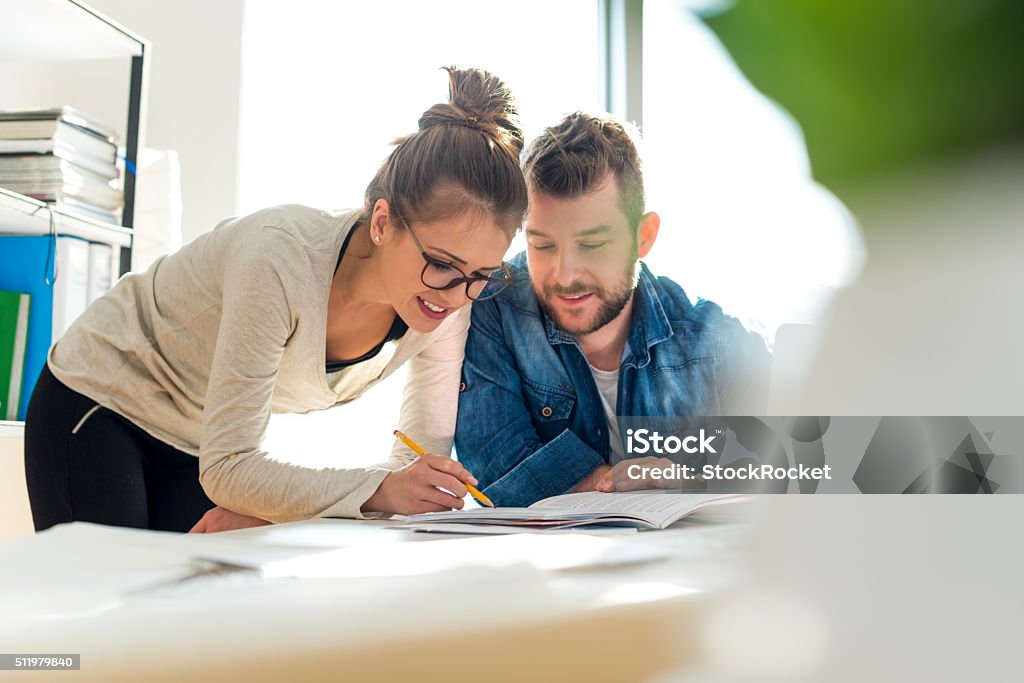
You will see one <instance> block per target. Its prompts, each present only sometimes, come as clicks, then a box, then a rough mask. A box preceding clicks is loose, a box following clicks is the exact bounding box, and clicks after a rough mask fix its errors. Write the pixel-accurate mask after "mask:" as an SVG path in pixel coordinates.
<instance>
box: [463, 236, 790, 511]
mask: <svg viewBox="0 0 1024 683" xmlns="http://www.w3.org/2000/svg"><path fill="white" fill-rule="evenodd" d="M512 275H513V281H512V284H511V285H510V286H509V287H508V289H507V290H506V291H504V292H502V293H501V294H500V295H499V296H497V297H495V298H493V299H487V300H485V301H480V302H476V303H474V304H473V313H472V325H471V327H470V331H469V338H468V340H467V342H466V356H465V361H464V363H463V367H462V386H461V387H460V389H461V393H460V395H459V414H458V422H457V425H456V430H455V448H456V451H457V453H458V458H459V460H460V461H461V462H462V463H463V464H464V465H465V466H466V468H467V469H469V471H470V472H472V473H473V474H474V475H475V476H476V477H477V479H479V481H480V488H481V489H483V491H484V493H485V494H487V496H489V497H490V498H491V500H493V501H494V502H495V504H498V505H505V506H525V505H530V504H532V503H534V502H536V501H537V500H540V499H541V498H546V497H548V496H554V495H559V494H562V493H566V492H568V491H569V490H570V489H572V488H573V487H574V486H575V485H576V484H578V483H579V482H580V481H581V480H582V479H584V478H585V477H586V476H587V475H588V474H590V473H591V472H592V471H593V470H594V469H595V468H596V467H597V466H598V465H601V464H602V463H606V462H608V458H609V453H610V448H609V443H608V421H607V417H606V415H605V412H604V408H603V405H602V403H601V398H600V395H599V393H598V389H597V385H596V384H595V382H594V378H593V375H592V373H591V371H590V367H589V365H588V364H587V359H586V357H585V356H584V354H583V351H582V349H581V347H580V345H579V342H578V341H577V340H576V338H575V337H574V336H573V335H571V334H568V333H566V332H563V331H561V330H560V329H558V328H557V327H556V326H555V325H554V323H553V322H552V321H551V320H550V319H549V318H548V317H547V316H546V315H545V314H544V313H542V312H541V310H540V308H539V307H538V304H537V298H536V296H535V295H534V293H533V289H532V286H531V284H530V276H529V273H528V271H527V269H526V254H525V253H521V254H519V255H517V256H516V257H515V258H514V259H513V260H512ZM634 297H635V301H634V305H633V319H632V326H631V329H630V331H629V336H628V338H627V342H628V343H627V345H626V348H625V350H624V352H623V358H622V363H621V365H620V369H619V387H618V402H617V406H616V414H617V415H620V416H690V415H695V416H705V415H707V416H711V415H763V414H764V411H765V404H766V401H767V393H768V377H769V368H770V364H771V356H770V355H769V353H768V349H767V347H766V346H765V343H764V340H763V339H762V338H761V337H760V336H759V335H757V334H754V333H752V332H748V331H747V330H745V329H744V328H743V326H742V325H741V324H740V323H739V321H737V320H736V319H735V318H731V317H729V316H726V315H725V314H723V313H722V310H721V308H719V307H718V306H717V305H716V304H714V303H712V302H710V301H705V300H700V301H698V302H697V303H696V305H694V304H691V303H690V300H689V298H688V297H687V296H686V294H685V293H684V292H683V289H682V287H680V286H679V285H677V284H676V283H675V282H673V281H672V280H669V279H668V278H665V277H655V276H653V275H652V274H651V272H650V271H649V270H648V269H647V266H646V265H643V264H642V263H641V266H640V274H639V281H638V285H637V289H636V292H635V294H634Z"/></svg>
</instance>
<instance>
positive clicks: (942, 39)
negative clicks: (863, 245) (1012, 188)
mask: <svg viewBox="0 0 1024 683" xmlns="http://www.w3.org/2000/svg"><path fill="white" fill-rule="evenodd" d="M705 21H706V23H707V25H708V26H709V27H710V28H711V29H712V30H713V31H714V32H715V33H716V34H717V35H718V37H719V38H720V39H721V40H722V42H723V43H724V44H725V46H726V48H727V49H728V50H729V52H730V53H731V54H732V56H733V58H734V59H735V60H736V62H737V64H738V65H739V68H740V69H741V70H742V71H743V72H744V74H745V75H746V76H747V78H749V79H750V81H751V82H752V83H753V84H754V85H755V86H756V87H757V88H758V89H760V90H761V91H762V92H763V93H765V94H766V95H767V96H768V97H771V98H772V99H774V100H776V101H777V102H779V103H780V104H781V105H782V106H783V107H784V108H786V109H787V110H788V111H789V112H790V113H791V114H792V115H793V116H794V117H795V118H796V120H797V121H798V123H799V124H800V126H801V127H802V128H803V131H804V135H805V136H806V140H807V147H808V151H809V154H810V157H811V163H812V168H813V170H814V175H815V177H816V178H817V179H818V180H820V181H822V182H824V183H826V184H829V185H835V184H842V183H843V182H844V181H847V180H855V179H858V178H861V177H863V176H865V175H873V174H875V173H877V172H879V171H886V170H889V169H894V168H898V167H901V166H904V165H907V164H915V163H927V162H929V161H932V160H937V159H939V158H943V157H950V156H953V155H957V154H959V153H963V152H966V151H969V150H972V149H976V148H981V147H986V146H992V145H994V144H998V143H999V142H1005V141H1009V140H1014V139H1018V140H1019V139H1022V138H1024V1H1022V0H849V1H846V0H738V1H737V2H735V3H732V4H731V6H729V7H728V8H727V9H726V10H725V11H723V12H721V13H720V14H717V15H715V16H707V17H705Z"/></svg>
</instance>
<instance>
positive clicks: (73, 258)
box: [0, 235, 89, 420]
mask: <svg viewBox="0 0 1024 683" xmlns="http://www.w3.org/2000/svg"><path fill="white" fill-rule="evenodd" d="M54 259H56V268H55V267H54ZM88 269H89V243H88V242H86V241H85V240H81V239H78V238H76V237H69V236H59V237H55V236H52V235H2V236H0V290H13V291H18V292H24V293H26V294H28V295H29V296H30V297H31V306H30V307H29V313H28V337H27V340H26V346H25V363H24V372H23V373H22V382H21V392H20V394H21V396H20V399H19V407H18V418H17V419H19V420H23V419H25V411H26V410H27V408H28V401H29V398H30V397H31V395H32V389H34V388H35V385H36V380H37V379H38V378H39V373H40V372H42V370H43V366H44V365H45V364H46V355H47V353H48V351H49V349H50V345H51V344H52V343H53V341H55V340H56V339H58V338H59V337H60V336H61V335H62V334H63V333H64V331H65V330H66V329H67V328H68V327H69V326H70V325H71V323H72V322H73V321H74V319H75V318H76V317H78V315H79V314H80V313H81V312H82V311H84V310H85V307H86V302H87V299H86V296H87V288H88V280H89V276H88ZM54 275H56V278H54Z"/></svg>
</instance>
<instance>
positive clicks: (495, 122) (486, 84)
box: [419, 66, 523, 156]
mask: <svg viewBox="0 0 1024 683" xmlns="http://www.w3.org/2000/svg"><path fill="white" fill-rule="evenodd" d="M444 69H445V71H447V72H448V102H447V103H440V104H435V105H434V106H433V107H431V108H430V109H428V110H427V111H425V112H423V115H422V116H421V117H420V120H419V127H420V130H425V129H427V128H432V127H434V126H438V125H456V126H464V127H466V128H472V129H475V130H479V131H480V132H482V133H484V134H485V135H487V136H488V137H490V138H491V139H493V140H494V141H495V142H497V143H499V144H500V145H502V146H503V147H506V148H508V149H509V150H510V151H511V152H512V153H514V154H515V155H516V156H518V155H519V153H520V152H521V151H522V149H523V129H522V126H521V125H520V123H519V109H518V108H517V106H516V102H515V98H514V97H513V96H512V93H511V92H510V91H509V89H508V87H507V86H506V85H505V84H504V83H503V82H502V81H501V79H500V78H498V77H497V76H495V75H494V74H492V73H490V72H487V71H484V70H483V69H458V68H456V67H454V66H446V67H444Z"/></svg>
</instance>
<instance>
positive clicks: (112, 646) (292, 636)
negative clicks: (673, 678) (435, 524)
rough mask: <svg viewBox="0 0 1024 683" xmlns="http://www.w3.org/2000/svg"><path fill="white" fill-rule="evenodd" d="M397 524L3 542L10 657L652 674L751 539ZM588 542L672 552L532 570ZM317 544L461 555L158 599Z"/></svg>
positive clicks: (280, 667) (393, 670)
mask: <svg viewBox="0 0 1024 683" xmlns="http://www.w3.org/2000/svg"><path fill="white" fill-rule="evenodd" d="M392 524H393V523H390V522H354V521H343V520H315V521H311V522H303V523H298V524H289V525H278V526H273V527H263V528H257V529H249V530H244V531H240V532H233V533H230V534H215V535H210V536H180V535H171V534H160V533H154V532H139V531H131V530H123V529H113V528H109V527H100V526H94V525H86V524H72V525H65V526H61V527H56V528H54V529H52V530H50V531H48V532H44V533H42V534H39V535H36V536H34V537H32V538H27V539H21V540H16V541H9V542H7V543H3V544H0V604H2V606H3V607H2V610H0V643H2V647H0V650H2V651H3V652H6V653H37V654H38V653H55V654H56V653H61V654H66V653H81V655H82V663H81V671H80V672H77V673H71V672H66V671H61V672H35V673H33V674H32V676H33V680H37V679H40V680H49V679H51V678H52V679H53V680H61V681H69V680H103V681H118V680H126V681H127V680H132V681H138V680H146V681H181V680H189V681H201V680H210V681H222V680H245V681H250V682H254V683H255V682H257V681H282V680H294V681H303V682H305V681H320V680H325V681H326V680H346V681H361V680H373V681H391V680H395V681H405V680H409V681H414V680H415V681H423V680H444V681H451V680H458V679H466V678H469V677H472V678H473V679H477V680H487V681H517V682H519V681H530V680H586V681H615V682H621V681H632V680H649V679H650V678H651V677H653V676H656V675H658V674H659V672H663V671H666V670H670V669H676V670H678V667H680V666H684V665H685V663H686V662H687V661H688V660H690V659H691V658H693V657H694V650H695V648H696V646H697V645H696V644H697V642H698V639H697V637H696V635H695V634H696V630H697V628H698V625H699V623H700V620H701V618H702V615H703V614H704V610H705V606H706V603H707V600H708V597H709V596H710V595H712V594H713V593H714V592H715V591H717V590H719V589H722V588H724V587H725V586H727V585H728V584H729V583H730V582H731V581H732V580H734V579H735V578H737V569H736V567H737V566H738V563H737V562H735V561H734V558H735V555H736V554H737V552H738V550H739V547H740V546H741V545H742V543H743V541H744V538H745V536H744V534H745V529H746V528H745V527H743V526H739V525H734V524H716V525H708V524H699V523H686V522H683V523H682V524H681V526H679V527H678V528H674V529H671V530H667V531H663V532H657V533H642V534H635V535H632V536H586V537H580V536H578V535H575V534H573V535H570V536H563V537H556V538H561V539H562V540H559V541H556V542H555V543H552V540H553V539H552V538H551V537H544V538H539V537H537V536H530V537H524V536H514V537H513V536H508V537H484V538H475V539H467V538H466V537H448V536H443V537H441V536H435V535H427V534H413V533H412V532H408V531H401V530H395V529H390V528H387V527H388V526H391V525H392ZM587 539H590V540H589V541H588V540H587ZM591 541H594V542H596V543H597V544H598V545H599V546H602V547H603V546H609V547H610V548H611V556H612V557H615V556H617V555H618V554H619V553H625V552H633V551H635V550H637V549H641V550H643V548H644V547H647V548H650V545H649V544H651V543H654V544H656V545H657V547H658V548H660V549H662V550H663V551H665V550H666V549H667V552H668V554H669V555H670V557H667V558H664V559H661V560H657V561H649V562H638V563H636V564H631V565H618V566H598V567H589V568H576V569H569V570H565V569H563V570H557V571H550V570H541V569H537V568H536V567H535V566H532V565H531V564H530V562H535V561H537V560H541V561H542V562H541V563H542V564H543V562H548V561H550V560H551V558H552V557H553V556H556V555H557V554H558V550H559V547H563V548H570V544H579V543H580V542H584V543H585V544H586V543H590V542H591ZM411 542H414V543H411ZM424 542H426V543H429V546H427V545H422V544H423V543H424ZM467 542H469V543H474V544H476V545H475V546H467V545H466V544H467ZM478 542H479V543H484V542H486V543H485V545H479V543H478ZM513 545H514V546H516V547H517V548H518V550H515V551H513V552H512V553H511V555H509V556H508V557H507V558H505V559H504V560H501V559H498V560H496V559H495V558H500V557H501V556H502V552H499V551H502V549H508V548H510V547H512V546H513ZM315 546H319V547H320V549H321V550H324V549H327V548H349V549H351V550H348V551H346V552H349V553H351V557H352V558H355V559H357V560H358V562H355V561H353V563H352V564H353V565H356V564H365V566H367V567H369V568H370V569H371V570H372V568H373V566H374V563H377V565H378V566H382V567H385V568H386V567H387V566H388V562H389V561H390V559H396V558H397V559H398V561H399V562H402V561H405V562H407V563H409V564H415V563H421V562H420V560H417V559H415V558H417V557H427V555H429V556H430V557H431V558H433V559H434V560H436V558H437V557H439V556H440V557H444V556H448V555H449V554H450V555H453V556H458V557H460V558H461V559H456V560H455V561H453V564H452V566H451V567H450V568H448V569H443V570H436V567H435V569H434V570H433V571H430V573H419V572H420V568H418V567H416V566H408V567H397V568H395V569H397V570H398V571H396V572H392V573H397V574H406V575H396V576H379V575H378V576H367V575H364V576H359V575H358V574H359V573H360V571H358V570H357V571H355V572H354V573H355V574H356V575H354V576H348V577H345V578H332V579H321V580H312V581H296V580H265V579H263V578H261V577H258V576H255V575H252V574H237V575H231V576H222V577H218V578H204V579H197V580H194V581H190V582H185V583H181V584H176V585H166V584H165V585H163V587H158V588H153V586H154V585H156V584H160V583H161V582H164V581H167V580H170V579H174V578H175V577H178V576H181V575H182V574H183V573H184V572H185V570H186V567H187V558H189V557H190V556H192V555H202V554H210V553H221V554H223V553H227V554H229V555H230V554H232V553H246V552H250V551H252V550H254V549H259V550H260V552H264V553H266V554H268V556H275V557H282V558H285V557H292V556H296V555H298V554H302V553H308V552H309V551H310V548H311V547H315ZM467 547H474V548H488V549H489V550H488V551H487V553H486V554H487V555H488V556H489V557H480V558H479V562H477V561H475V560H472V559H469V560H467V559H466V552H465V549H466V548H467ZM420 548H422V549H423V551H426V553H427V554H426V555H424V554H423V553H422V552H421V551H420ZM538 549H539V550H538ZM410 550H415V551H417V552H418V553H419V554H418V555H417V554H416V553H413V554H412V555H410V554H408V553H409V551H410ZM578 550H579V549H578V547H576V546H573V548H572V550H571V553H575V554H576V555H578V554H579V552H578ZM517 554H519V555H521V557H520V558H519V561H516V560H515V559H514V558H515V556H516V555H517ZM403 557H404V558H405V560H402V558H403ZM389 558H390V559H389ZM409 558H412V559H409ZM509 558H513V559H511V560H510V559H509ZM432 561H433V560H431V562H432ZM381 563H383V564H381ZM488 563H491V564H492V565H494V566H486V565H487V564H488ZM431 566H434V565H433V564H431ZM364 573H366V572H364ZM147 587H148V588H147ZM140 589H142V590H141V592H139V591H140ZM5 675H12V674H10V673H9V672H0V681H2V680H5ZM14 675H19V674H14ZM20 675H24V674H20Z"/></svg>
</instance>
